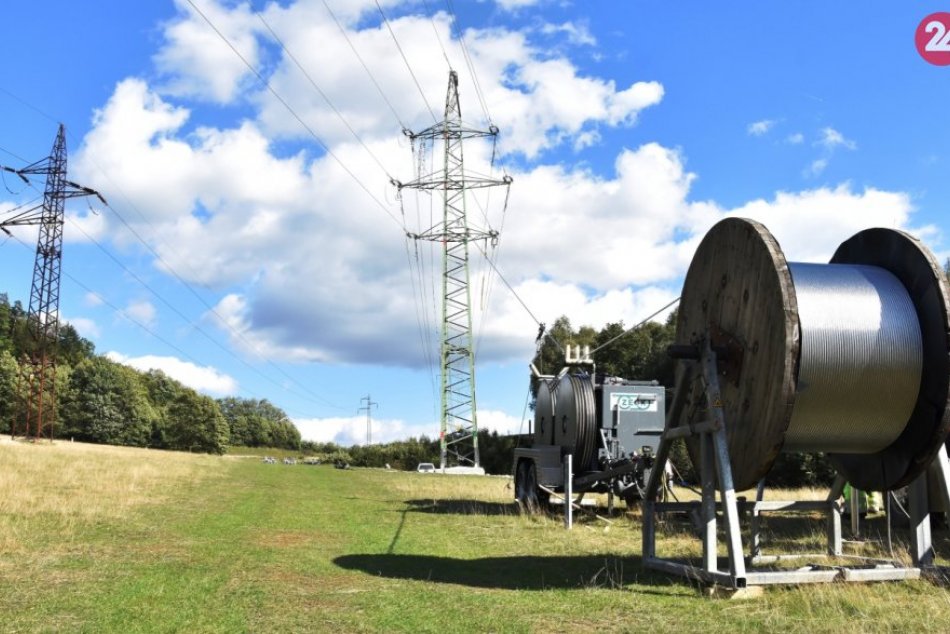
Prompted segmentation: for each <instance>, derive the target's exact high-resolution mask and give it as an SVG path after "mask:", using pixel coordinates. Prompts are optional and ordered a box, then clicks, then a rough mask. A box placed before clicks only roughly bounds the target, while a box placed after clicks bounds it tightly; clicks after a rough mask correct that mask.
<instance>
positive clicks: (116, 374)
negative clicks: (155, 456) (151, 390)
mask: <svg viewBox="0 0 950 634" xmlns="http://www.w3.org/2000/svg"><path fill="white" fill-rule="evenodd" d="M65 367H68V366H65ZM63 392H65V394H63ZM61 394H63V396H62V397H61V402H60V412H61V416H60V417H59V418H60V422H59V427H60V429H61V430H62V431H61V435H63V436H69V437H73V438H75V439H77V440H86V441H89V442H96V443H103V444H110V445H133V446H139V447H144V446H147V445H148V444H149V439H150V433H151V430H152V425H153V421H154V418H155V410H154V409H153V408H152V405H151V403H150V402H149V399H148V392H147V390H146V389H145V386H144V385H143V384H142V383H141V381H140V380H139V374H138V372H136V371H135V370H133V369H132V368H128V367H126V366H123V365H120V364H118V363H114V362H112V361H110V360H108V359H106V358H105V357H94V358H91V359H86V360H84V361H81V362H80V363H79V364H78V365H77V366H76V367H75V368H73V369H72V371H71V372H70V373H69V377H68V387H66V389H65V390H63V391H61Z"/></svg>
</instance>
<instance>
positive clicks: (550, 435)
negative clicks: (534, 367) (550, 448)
mask: <svg viewBox="0 0 950 634" xmlns="http://www.w3.org/2000/svg"><path fill="white" fill-rule="evenodd" d="M534 444H535V445H553V444H554V390H552V389H551V385H550V384H549V383H548V379H541V380H540V381H539V382H538V393H537V396H536V397H535V403H534Z"/></svg>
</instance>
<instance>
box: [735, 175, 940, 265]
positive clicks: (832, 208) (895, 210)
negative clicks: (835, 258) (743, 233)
mask: <svg viewBox="0 0 950 634" xmlns="http://www.w3.org/2000/svg"><path fill="white" fill-rule="evenodd" d="M913 209H914V208H913V205H912V204H911V201H910V197H909V196H908V195H907V194H903V193H900V192H888V191H882V190H879V189H874V188H868V189H865V190H863V191H861V192H855V191H852V189H851V187H850V186H849V185H847V184H844V185H839V186H838V187H835V188H827V187H822V188H820V189H813V190H808V191H802V192H779V193H778V194H776V195H775V197H774V198H773V199H772V200H768V201H766V200H761V199H760V200H754V201H751V202H748V203H746V204H745V205H742V206H741V207H738V208H736V209H733V210H730V211H729V213H728V215H730V216H740V217H749V218H754V219H756V220H759V221H760V222H762V223H764V224H765V226H766V227H768V229H769V230H770V231H771V232H772V233H773V234H774V235H775V237H776V238H777V239H778V241H779V243H780V244H781V245H782V250H783V251H784V252H785V255H786V256H787V257H788V259H789V260H793V261H801V262H827V261H828V260H829V258H830V257H831V255H832V254H833V253H834V251H835V249H836V248H837V247H838V245H839V244H841V242H843V241H844V240H846V239H847V238H849V237H851V236H852V235H854V234H855V233H857V232H858V231H860V230H862V229H866V228H868V227H894V228H907V229H909V228H910V222H911V214H912V212H913ZM815 227H821V231H815V230H814V228H815ZM932 230H933V228H932V227H920V228H915V229H913V232H914V233H915V234H917V235H922V234H925V233H928V232H930V231H932Z"/></svg>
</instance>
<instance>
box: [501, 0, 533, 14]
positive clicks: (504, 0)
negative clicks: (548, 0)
mask: <svg viewBox="0 0 950 634" xmlns="http://www.w3.org/2000/svg"><path fill="white" fill-rule="evenodd" d="M542 1H543V0H495V4H497V5H498V7H499V8H501V9H504V10H505V11H512V12H514V11H519V10H521V9H524V8H525V7H530V6H532V5H535V4H540V3H541V2H542Z"/></svg>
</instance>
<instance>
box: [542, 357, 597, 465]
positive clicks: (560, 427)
mask: <svg viewBox="0 0 950 634" xmlns="http://www.w3.org/2000/svg"><path fill="white" fill-rule="evenodd" d="M597 429H598V426H597V411H596V402H595V399H594V386H593V382H592V381H591V378H590V376H588V375H586V374H564V375H562V376H559V377H556V378H553V379H542V380H541V381H540V382H539V384H538V394H537V401H536V405H535V411H534V441H535V443H536V444H538V445H559V446H560V447H561V450H562V454H568V453H569V454H572V455H573V456H574V463H575V465H577V468H578V469H582V468H585V467H587V466H589V465H590V463H591V462H592V461H593V459H594V457H595V455H596V452H597V434H598V431H597Z"/></svg>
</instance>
